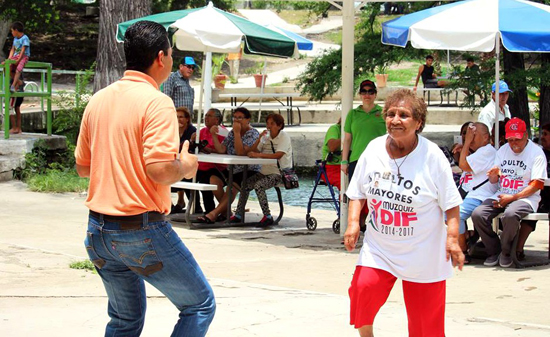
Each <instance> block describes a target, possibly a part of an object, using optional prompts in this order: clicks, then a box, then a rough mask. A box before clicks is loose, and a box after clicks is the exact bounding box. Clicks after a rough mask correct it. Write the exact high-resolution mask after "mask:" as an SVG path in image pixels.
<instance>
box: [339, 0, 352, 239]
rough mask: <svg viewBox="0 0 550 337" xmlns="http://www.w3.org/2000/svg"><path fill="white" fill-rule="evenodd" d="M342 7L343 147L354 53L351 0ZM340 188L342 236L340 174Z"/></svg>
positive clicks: (344, 212) (344, 210)
mask: <svg viewBox="0 0 550 337" xmlns="http://www.w3.org/2000/svg"><path fill="white" fill-rule="evenodd" d="M343 6H344V7H343V9H342V124H341V130H342V132H341V134H342V137H341V139H342V148H343V147H344V135H345V132H344V125H345V124H346V116H347V114H348V111H350V110H351V109H352V107H353V96H354V95H353V54H354V39H353V36H354V30H355V27H354V24H355V21H354V20H355V11H354V6H353V1H344V2H343ZM340 179H341V186H342V189H341V190H340V200H341V203H340V236H343V235H344V233H345V232H346V229H347V228H348V203H347V200H346V198H345V195H344V193H345V191H346V190H347V186H348V179H347V176H346V175H345V174H341V178H340Z"/></svg>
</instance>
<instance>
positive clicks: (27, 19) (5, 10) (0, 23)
mask: <svg viewBox="0 0 550 337" xmlns="http://www.w3.org/2000/svg"><path fill="white" fill-rule="evenodd" d="M58 19H59V11H58V9H57V7H56V3H55V2H53V1H51V0H2V1H0V41H6V39H7V38H8V36H9V33H10V29H9V28H10V25H11V23H12V22H14V21H21V22H22V23H23V24H24V25H25V29H26V30H28V31H31V32H32V31H36V30H40V31H42V32H55V31H56V30H57V29H58V26H57V23H58V22H57V20H58ZM3 46H4V43H2V44H0V48H1V47H3ZM0 56H1V57H2V58H5V54H4V49H3V48H2V49H1V50H0Z"/></svg>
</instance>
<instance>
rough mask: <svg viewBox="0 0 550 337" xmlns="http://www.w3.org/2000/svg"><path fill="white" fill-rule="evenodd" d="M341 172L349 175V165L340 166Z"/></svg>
mask: <svg viewBox="0 0 550 337" xmlns="http://www.w3.org/2000/svg"><path fill="white" fill-rule="evenodd" d="M340 170H341V171H342V172H344V174H348V164H340Z"/></svg>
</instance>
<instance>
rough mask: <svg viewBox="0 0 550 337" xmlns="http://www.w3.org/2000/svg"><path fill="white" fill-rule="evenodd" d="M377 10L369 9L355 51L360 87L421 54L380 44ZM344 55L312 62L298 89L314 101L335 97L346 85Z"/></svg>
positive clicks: (338, 53) (339, 53)
mask: <svg viewBox="0 0 550 337" xmlns="http://www.w3.org/2000/svg"><path fill="white" fill-rule="evenodd" d="M378 12H379V7H378V10H377V7H376V6H373V5H367V6H365V11H363V13H362V16H361V22H360V23H359V24H358V25H357V27H356V33H357V35H356V36H357V40H356V43H355V47H354V48H355V51H354V55H355V56H354V71H353V76H354V78H355V82H356V85H357V84H358V83H359V82H360V81H361V80H363V79H365V78H373V76H374V74H375V73H383V72H385V71H386V70H387V68H388V66H389V65H391V64H393V63H399V62H401V61H402V60H404V59H406V58H410V57H418V55H419V54H420V53H419V51H417V50H416V51H415V50H414V49H413V48H412V47H407V48H400V47H393V46H387V45H383V44H382V43H381V42H380V29H381V28H380V27H381V26H380V23H379V22H378V21H377V13H378ZM341 76H342V51H341V50H337V51H329V52H325V53H324V54H323V55H321V56H320V57H318V58H316V59H315V60H313V61H312V62H310V63H309V64H308V65H307V67H306V70H305V71H304V73H302V76H300V79H299V81H298V83H297V86H296V87H297V89H298V90H300V92H301V93H302V94H303V95H307V96H310V97H311V99H312V100H317V101H321V100H323V99H324V98H325V97H327V96H330V95H333V94H335V93H336V92H337V91H338V90H339V89H340V87H341V85H342V79H341Z"/></svg>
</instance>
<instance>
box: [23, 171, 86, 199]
mask: <svg viewBox="0 0 550 337" xmlns="http://www.w3.org/2000/svg"><path fill="white" fill-rule="evenodd" d="M26 183H27V185H28V187H29V189H30V190H31V191H35V192H50V193H64V192H79V193H80V192H84V191H87V190H88V183H89V180H88V179H86V178H80V177H79V176H78V174H77V173H76V170H74V169H71V170H68V171H59V170H47V171H46V173H44V174H36V175H32V176H31V177H29V178H28V179H27V181H26Z"/></svg>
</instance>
